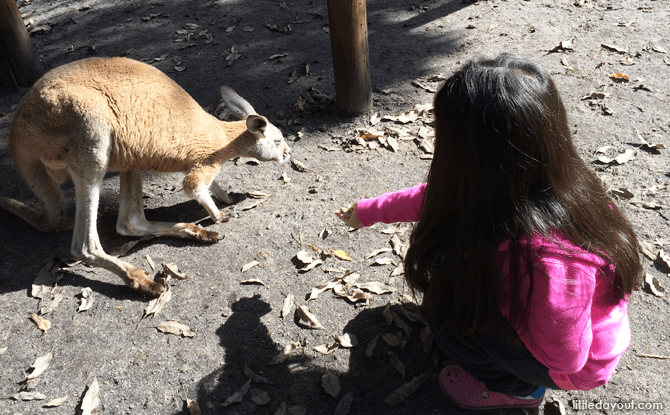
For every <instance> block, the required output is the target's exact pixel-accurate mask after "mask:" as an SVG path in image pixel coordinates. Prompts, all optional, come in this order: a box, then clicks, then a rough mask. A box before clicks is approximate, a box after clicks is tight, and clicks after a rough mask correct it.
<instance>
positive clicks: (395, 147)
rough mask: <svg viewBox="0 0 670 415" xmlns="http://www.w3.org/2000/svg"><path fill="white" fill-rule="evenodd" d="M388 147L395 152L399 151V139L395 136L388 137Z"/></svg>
mask: <svg viewBox="0 0 670 415" xmlns="http://www.w3.org/2000/svg"><path fill="white" fill-rule="evenodd" d="M386 144H387V145H386V147H388V148H390V149H391V150H392V151H393V152H394V153H397V152H398V148H399V147H398V141H396V139H395V138H393V137H386Z"/></svg>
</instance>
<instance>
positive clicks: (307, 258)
mask: <svg viewBox="0 0 670 415" xmlns="http://www.w3.org/2000/svg"><path fill="white" fill-rule="evenodd" d="M295 257H296V258H298V261H300V262H302V263H303V264H305V265H307V264H311V263H312V261H314V258H312V254H310V253H309V252H308V251H300V252H298V253H297V254H296V255H295Z"/></svg>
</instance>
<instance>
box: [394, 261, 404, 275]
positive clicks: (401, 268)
mask: <svg viewBox="0 0 670 415" xmlns="http://www.w3.org/2000/svg"><path fill="white" fill-rule="evenodd" d="M404 273H405V266H404V265H403V264H402V263H401V264H400V265H398V266H397V267H395V268H394V269H393V271H392V272H391V277H397V276H398V275H402V274H404Z"/></svg>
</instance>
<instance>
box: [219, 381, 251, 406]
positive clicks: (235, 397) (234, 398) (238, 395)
mask: <svg viewBox="0 0 670 415" xmlns="http://www.w3.org/2000/svg"><path fill="white" fill-rule="evenodd" d="M249 386H251V379H249V380H247V381H246V383H245V384H244V385H242V387H241V388H240V389H239V390H238V391H237V392H235V393H234V394H232V395H230V396H229V397H228V398H226V401H225V402H224V403H222V404H221V406H229V405H231V404H234V403H237V402H242V398H244V395H246V394H247V392H248V391H249Z"/></svg>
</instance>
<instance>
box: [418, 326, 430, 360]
mask: <svg viewBox="0 0 670 415" xmlns="http://www.w3.org/2000/svg"><path fill="white" fill-rule="evenodd" d="M420 337H421V344H423V352H424V353H426V354H429V353H430V349H431V348H432V347H433V335H432V334H431V332H430V329H429V328H428V326H425V327H424V328H423V329H421V334H420Z"/></svg>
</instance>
